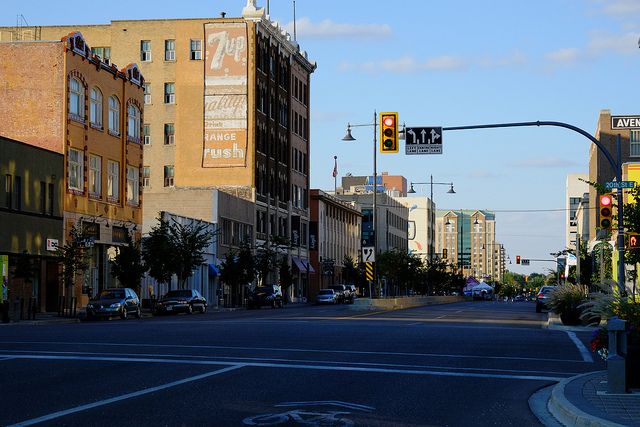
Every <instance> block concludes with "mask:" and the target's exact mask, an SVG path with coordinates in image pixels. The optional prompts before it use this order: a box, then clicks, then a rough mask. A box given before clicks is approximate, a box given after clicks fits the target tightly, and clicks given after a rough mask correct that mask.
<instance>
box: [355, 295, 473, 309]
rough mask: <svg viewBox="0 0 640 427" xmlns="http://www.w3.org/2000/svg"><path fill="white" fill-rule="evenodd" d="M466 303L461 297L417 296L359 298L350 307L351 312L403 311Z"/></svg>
mask: <svg viewBox="0 0 640 427" xmlns="http://www.w3.org/2000/svg"><path fill="white" fill-rule="evenodd" d="M462 301H464V297H461V296H415V297H395V298H374V299H371V298H358V299H356V300H355V301H354V302H353V304H350V305H349V310H356V311H364V310H373V311H381V310H402V309H405V308H414V307H423V306H427V305H434V304H451V303H455V302H462Z"/></svg>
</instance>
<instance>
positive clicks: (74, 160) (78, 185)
mask: <svg viewBox="0 0 640 427" xmlns="http://www.w3.org/2000/svg"><path fill="white" fill-rule="evenodd" d="M68 168H69V189H71V190H77V191H82V190H83V185H82V184H83V183H82V180H83V178H84V153H83V152H82V151H80V150H76V149H75V148H69V165H68Z"/></svg>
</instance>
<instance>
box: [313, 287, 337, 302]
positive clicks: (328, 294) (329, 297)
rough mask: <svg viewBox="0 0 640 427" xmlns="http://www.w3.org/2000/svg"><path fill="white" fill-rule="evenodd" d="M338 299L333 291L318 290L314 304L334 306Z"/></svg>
mask: <svg viewBox="0 0 640 427" xmlns="http://www.w3.org/2000/svg"><path fill="white" fill-rule="evenodd" d="M337 302H338V297H337V295H336V292H335V291H334V290H333V289H320V291H318V295H317V296H316V304H336V303H337Z"/></svg>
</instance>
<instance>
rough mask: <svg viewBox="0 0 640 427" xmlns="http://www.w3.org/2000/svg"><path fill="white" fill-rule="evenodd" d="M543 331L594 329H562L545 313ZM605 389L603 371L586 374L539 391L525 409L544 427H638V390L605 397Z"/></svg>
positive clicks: (639, 407)
mask: <svg viewBox="0 0 640 427" xmlns="http://www.w3.org/2000/svg"><path fill="white" fill-rule="evenodd" d="M547 327H548V328H549V329H554V330H565V331H591V330H594V329H595V328H594V327H588V326H564V325H562V322H561V321H560V319H559V318H558V316H557V315H555V314H554V313H549V319H548V324H547ZM607 389H608V388H607V371H596V372H589V373H586V374H581V375H577V376H575V377H571V378H567V379H565V380H563V381H561V382H559V383H558V384H556V385H553V386H550V387H546V388H545V389H542V390H539V391H538V392H536V393H535V394H534V395H533V396H531V399H530V400H529V405H530V407H531V409H532V411H533V412H534V413H535V414H536V416H538V418H539V419H540V420H541V421H542V422H543V424H545V425H547V426H560V425H565V426H589V427H595V426H608V427H614V426H615V427H617V426H638V427H640V390H636V391H634V392H632V393H625V394H609V393H608V392H607Z"/></svg>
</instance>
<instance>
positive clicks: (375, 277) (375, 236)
mask: <svg viewBox="0 0 640 427" xmlns="http://www.w3.org/2000/svg"><path fill="white" fill-rule="evenodd" d="M361 126H373V212H372V215H371V223H372V224H371V232H372V233H373V253H374V254H375V257H376V259H377V257H378V233H377V232H376V228H377V227H376V221H377V208H378V206H377V200H376V199H377V197H376V193H377V192H378V188H377V186H378V169H377V162H378V138H377V135H378V134H377V128H378V113H377V112H376V111H375V110H374V111H373V123H365V124H357V125H352V124H351V123H347V134H346V135H345V136H344V138H342V140H343V141H355V140H356V139H355V138H354V137H353V135H351V128H354V127H361ZM373 283H374V284H376V285H377V284H378V269H377V268H374V269H373ZM369 298H372V295H371V288H369Z"/></svg>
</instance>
